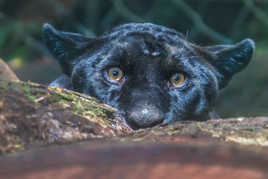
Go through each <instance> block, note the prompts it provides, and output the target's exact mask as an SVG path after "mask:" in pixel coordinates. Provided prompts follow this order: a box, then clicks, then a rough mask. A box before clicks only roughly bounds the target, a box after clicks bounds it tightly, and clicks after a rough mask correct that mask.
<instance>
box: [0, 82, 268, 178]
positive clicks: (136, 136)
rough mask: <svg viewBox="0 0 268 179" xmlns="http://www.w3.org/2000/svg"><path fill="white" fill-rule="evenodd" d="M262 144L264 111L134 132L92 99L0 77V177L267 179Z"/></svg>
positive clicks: (267, 136)
mask: <svg viewBox="0 0 268 179" xmlns="http://www.w3.org/2000/svg"><path fill="white" fill-rule="evenodd" d="M82 141H84V142H82ZM81 142H82V143H81ZM59 145H60V146H59ZM267 146H268V118H267V117H256V118H242V117H241V118H233V119H218V120H209V121H203V122H197V121H179V122H176V123H173V124H170V125H167V126H156V127H153V128H149V129H141V130H137V131H133V130H132V129H130V128H129V127H128V126H127V125H126V123H125V122H124V119H123V118H122V117H121V116H118V115H117V114H116V109H113V108H112V107H109V106H107V105H104V104H101V103H99V101H98V100H96V99H94V98H92V97H89V96H86V95H83V94H80V93H77V92H73V91H69V90H65V89H60V88H54V87H48V86H44V85H40V84H35V83H31V82H22V81H13V80H9V81H3V80H0V155H2V156H1V157H0V178H25V179H26V178H27V179H28V178H52V177H53V176H57V178H60V179H61V178H112V179H113V178H114V179H116V178H149V179H150V178H154V179H155V178H156V179H158V178H163V177H165V176H168V177H169V178H201V179H203V178H207V179H209V178H218V179H221V178H234V177H236V176H240V177H241V178H252V179H255V178H267V177H268V171H267V165H268V155H267V154H268V153H267ZM26 151H27V152H26Z"/></svg>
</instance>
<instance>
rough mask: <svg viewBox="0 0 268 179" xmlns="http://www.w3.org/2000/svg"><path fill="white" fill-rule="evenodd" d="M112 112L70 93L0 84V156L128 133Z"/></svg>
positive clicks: (87, 97) (29, 83) (101, 105)
mask: <svg viewBox="0 0 268 179" xmlns="http://www.w3.org/2000/svg"><path fill="white" fill-rule="evenodd" d="M114 112H115V109H113V108H111V107H109V106H107V105H104V104H100V103H99V102H98V101H97V100H96V99H94V98H91V97H89V96H86V95H83V94H79V93H76V92H73V91H68V90H64V89H60V88H53V87H48V86H43V85H39V84H34V83H31V82H21V81H16V82H15V81H9V82H8V81H0V153H2V154H3V153H10V152H14V151H16V150H24V149H29V148H31V146H42V145H47V144H55V143H66V142H67V143H69V142H75V141H81V140H87V139H97V138H104V137H112V136H116V135H123V134H127V133H128V132H130V133H131V131H132V130H131V129H130V128H129V127H128V126H127V125H125V123H124V121H122V120H121V118H119V117H117V116H115V113H114Z"/></svg>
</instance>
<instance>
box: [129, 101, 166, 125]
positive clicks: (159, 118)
mask: <svg viewBox="0 0 268 179" xmlns="http://www.w3.org/2000/svg"><path fill="white" fill-rule="evenodd" d="M126 120H127V123H128V124H129V125H130V126H131V127H132V128H133V129H139V128H147V127H152V126H155V125H157V124H160V123H162V122H163V120H164V113H163V112H162V111H161V110H160V109H158V108H157V107H155V106H153V105H137V106H136V107H133V108H132V109H130V110H128V111H127V113H126Z"/></svg>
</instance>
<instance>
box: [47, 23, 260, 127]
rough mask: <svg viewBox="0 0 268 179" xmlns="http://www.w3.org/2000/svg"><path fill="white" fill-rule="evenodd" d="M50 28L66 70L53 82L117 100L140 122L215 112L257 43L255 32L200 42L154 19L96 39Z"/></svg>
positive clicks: (132, 122) (129, 118)
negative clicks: (229, 41)
mask: <svg viewBox="0 0 268 179" xmlns="http://www.w3.org/2000/svg"><path fill="white" fill-rule="evenodd" d="M43 35H44V40H45V43H46V45H47V47H48V49H49V50H50V52H51V53H52V54H53V55H54V57H55V58H56V59H57V60H58V62H59V64H60V65H61V68H62V71H63V75H62V76H60V77H59V78H58V79H56V80H55V81H54V82H52V83H51V84H50V85H51V86H57V87H61V88H67V89H71V90H74V91H77V92H80V93H85V94H87V95H90V96H93V97H96V98H97V99H99V100H100V101H101V102H103V103H106V104H108V105H110V106H113V107H114V108H116V109H117V110H118V114H119V115H121V116H122V117H123V118H124V119H125V120H126V122H127V123H128V124H129V126H131V127H132V128H133V129H139V128H147V127H152V126H154V125H157V124H169V123H171V122H173V121H181V120H207V119H210V118H211V115H212V113H213V111H214V109H213V108H214V105H215V100H216V98H217V96H218V94H219V91H220V90H221V89H223V88H224V87H226V85H227V84H228V82H229V81H230V80H231V78H232V76H233V75H234V74H235V73H237V72H240V71H241V70H243V69H244V68H245V67H246V66H247V65H248V63H249V62H250V60H251V58H252V55H253V52H254V48H255V45H254V42H253V40H251V39H245V40H243V41H241V42H239V43H236V44H234V45H216V46H208V47H201V46H198V45H195V44H193V43H191V42H189V41H188V40H186V39H185V38H184V37H183V35H181V34H180V33H178V32H177V31H175V30H173V29H170V28H167V27H164V26H161V25H155V24H151V23H129V24H124V25H121V26H118V27H115V28H114V29H112V30H111V31H110V32H109V33H105V34H104V35H102V36H100V37H96V38H95V37H94V38H93V37H92V38H91V37H85V36H83V35H81V34H76V33H69V32H63V31H58V30H56V29H55V28H53V27H52V26H51V25H49V24H44V26H43Z"/></svg>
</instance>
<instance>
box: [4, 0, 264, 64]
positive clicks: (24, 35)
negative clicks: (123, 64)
mask: <svg viewBox="0 0 268 179" xmlns="http://www.w3.org/2000/svg"><path fill="white" fill-rule="evenodd" d="M133 21H134V22H153V23H156V24H162V25H166V26H168V27H172V28H175V29H177V30H178V31H181V32H182V33H184V34H185V35H186V36H187V38H188V39H190V40H192V41H195V42H199V44H202V45H208V44H212V43H221V42H226V43H230V42H233V41H238V40H241V39H242V38H245V37H251V38H253V39H255V40H257V42H259V43H262V44H264V45H266V44H268V31H267V30H266V29H267V28H268V1H266V0H236V1H233V0H203V1H197V0H147V1H144V0H135V1H130V0H47V1H43V0H24V1H17V0H0V49H1V51H0V56H1V57H2V58H4V59H6V60H7V61H8V60H10V59H13V58H18V57H19V58H21V59H25V60H33V59H36V58H40V57H42V56H46V55H47V54H48V53H47V51H46V48H44V46H43V44H42V41H41V26H42V23H44V22H50V23H52V24H54V25H56V27H57V28H59V29H64V30H66V31H75V32H78V33H82V34H86V35H89V36H92V35H99V34H101V33H103V32H104V31H107V30H109V29H111V28H112V27H113V26H115V25H118V24H122V23H126V22H133Z"/></svg>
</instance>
